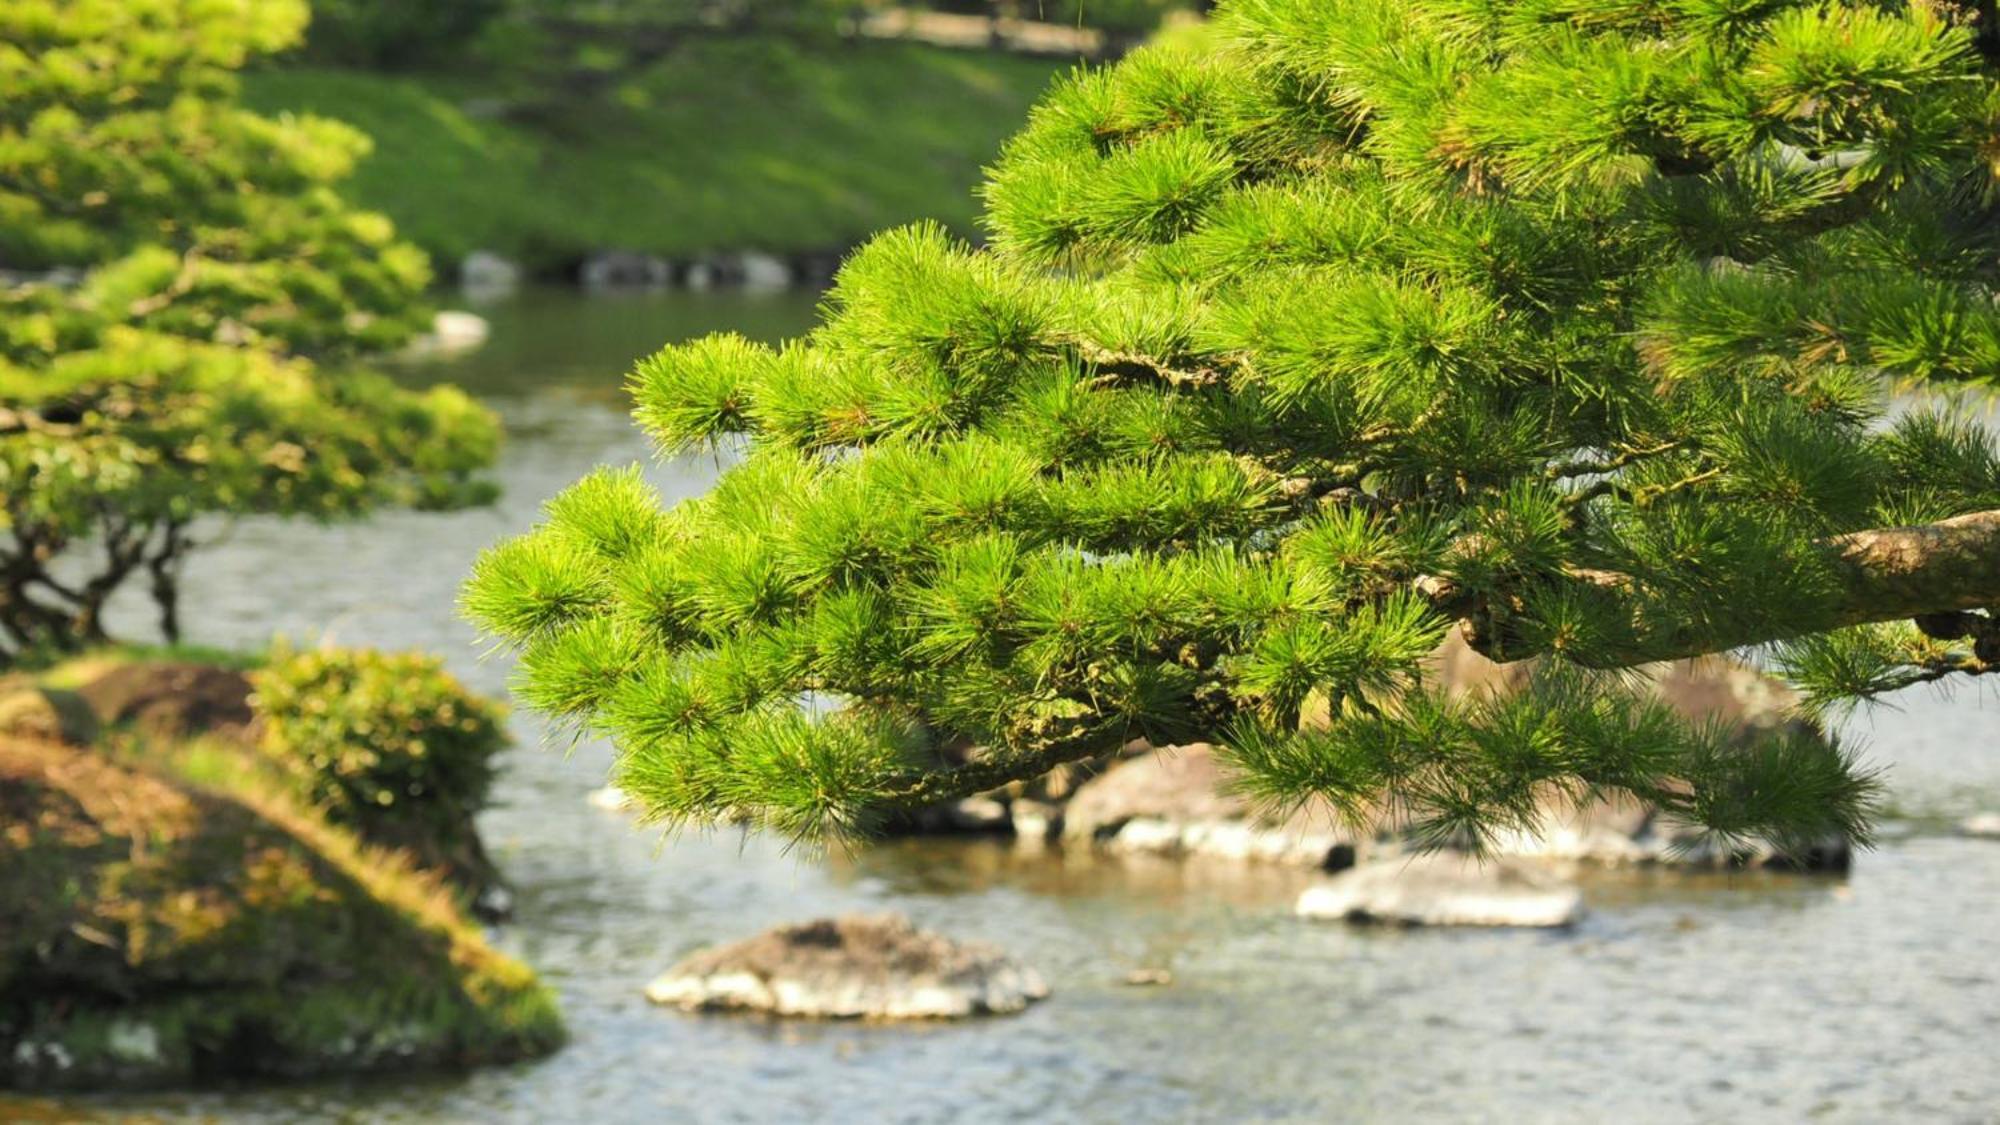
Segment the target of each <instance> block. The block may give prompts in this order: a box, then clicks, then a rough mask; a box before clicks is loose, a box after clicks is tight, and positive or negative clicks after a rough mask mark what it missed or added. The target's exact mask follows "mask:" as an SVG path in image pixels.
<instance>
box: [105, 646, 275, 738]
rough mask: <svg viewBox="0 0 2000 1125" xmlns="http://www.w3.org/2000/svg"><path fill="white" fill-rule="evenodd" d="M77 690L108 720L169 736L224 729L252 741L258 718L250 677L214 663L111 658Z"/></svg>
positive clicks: (110, 723) (216, 732)
mask: <svg viewBox="0 0 2000 1125" xmlns="http://www.w3.org/2000/svg"><path fill="white" fill-rule="evenodd" d="M76 691H77V694H78V695H80V696H82V697H83V699H84V701H85V702H87V703H88V704H89V705H90V709H91V711H92V712H94V713H95V714H96V716H97V718H98V721H99V722H101V723H103V724H104V725H105V726H130V727H133V728H135V729H137V730H140V731H143V732H145V733H146V734H150V735H156V736H160V737H166V738H184V737H187V736H190V735H219V736H222V737H228V738H237V739H242V740H244V741H248V740H249V737H250V730H251V726H252V724H253V722H254V721H255V718H256V715H255V713H254V711H253V710H252V709H251V706H250V679H249V677H247V676H245V675H244V674H243V673H242V672H239V671H237V670H236V669H234V668H220V667H216V666H214V665H210V664H197V663H193V662H189V661H133V662H129V663H115V664H110V665H108V666H107V667H106V668H105V669H104V670H103V672H102V673H100V674H97V675H93V676H91V677H89V678H88V679H86V680H84V681H83V682H81V683H79V685H78V686H77V689H76Z"/></svg>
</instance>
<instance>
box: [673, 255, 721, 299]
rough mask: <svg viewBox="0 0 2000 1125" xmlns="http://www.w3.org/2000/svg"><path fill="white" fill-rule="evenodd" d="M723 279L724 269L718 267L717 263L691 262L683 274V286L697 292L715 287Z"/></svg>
mask: <svg viewBox="0 0 2000 1125" xmlns="http://www.w3.org/2000/svg"><path fill="white" fill-rule="evenodd" d="M721 281H722V271H721V270H719V269H717V268H716V266H715V263H713V262H707V261H701V262H690V263H689V264H688V268H687V272H685V273H683V274H682V275H681V286H682V287H683V288H686V289H691V290H693V291H695V292H697V293H700V292H704V291H706V290H709V289H713V288H715V287H716V286H717V285H718V284H720V283H721Z"/></svg>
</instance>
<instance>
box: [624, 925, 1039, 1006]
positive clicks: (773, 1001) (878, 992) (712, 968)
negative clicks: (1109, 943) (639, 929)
mask: <svg viewBox="0 0 2000 1125" xmlns="http://www.w3.org/2000/svg"><path fill="white" fill-rule="evenodd" d="M1048 991H1049V990H1048V985H1046V984H1045V983H1043V981H1042V978H1041V976H1040V975H1039V974H1038V973H1036V972H1035V971H1034V970H1033V969H1030V968H1026V967H1024V966H1022V965H1019V964H1017V963H1015V962H1014V961H1013V960H1012V959H1010V958H1008V957H1007V956H1006V955H1005V954H1003V953H1002V952H1001V951H1000V950H998V949H996V948H994V947H992V946H989V945H984V944H980V943H974V942H964V943H961V942H955V941H952V940H950V939H949V938H945V937H941V936H939V935H937V934H934V933H930V932H928V931H924V930H919V929H917V928H916V927H915V926H913V925H912V924H911V923H910V920H909V919H907V918H904V917H902V916H900V915H895V914H883V915H865V914H857V915H848V916H846V917H841V918H822V919H819V920H817V921H813V922H806V923H802V924H799V925H793V926H780V927H778V928H777V929H774V930H769V931H766V932H765V933H762V934H759V935H757V936H756V937H752V938H747V939H745V940H743V941H739V942H734V943H732V944H729V945H723V946H717V947H715V948H712V949H704V950H701V951H698V952H696V953H694V954H692V955H690V956H688V957H687V958H685V959H683V960H682V961H681V962H680V963H679V964H677V965H675V966H674V967H673V968H671V969H669V970H667V972H666V973H665V974H663V975H662V976H660V977H659V978H658V979H656V980H654V981H653V982H652V983H651V984H649V985H647V986H646V998H647V999H649V1000H652V1001H653V1002H654V1003H656V1004H666V1005H669V1006H672V1007H677V1008H682V1009H686V1010H690V1011H694V1010H702V1009H719V1010H740V1011H753V1012H764V1013H768V1014H771V1015H777V1016H811V1017H822V1018H831V1019H957V1018H963V1017H966V1016H975V1015H987V1014H996V1013H1005V1012H1018V1011H1020V1010H1021V1009H1023V1008H1025V1007H1027V1006H1028V1005H1029V1004H1030V1003H1032V1002H1033V1001H1036V1000H1040V999H1042V998H1043V997H1045V996H1047V995H1048Z"/></svg>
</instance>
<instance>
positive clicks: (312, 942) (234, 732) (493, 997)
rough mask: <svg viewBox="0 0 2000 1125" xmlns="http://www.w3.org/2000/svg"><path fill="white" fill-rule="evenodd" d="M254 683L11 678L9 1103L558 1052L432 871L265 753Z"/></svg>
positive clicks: (146, 672) (218, 668)
mask: <svg viewBox="0 0 2000 1125" xmlns="http://www.w3.org/2000/svg"><path fill="white" fill-rule="evenodd" d="M176 655H177V656H185V655H186V653H185V652H181V653H177V654H176ZM253 663H256V660H255V659H254V658H251V657H247V656H246V657H241V658H235V659H232V660H231V661H230V662H229V664H227V665H212V664H187V663H178V662H176V663H166V664H163V663H157V662H154V661H151V660H148V659H146V658H145V656H144V655H142V654H140V653H136V652H130V651H107V652H103V653H96V654H91V655H88V656H85V657H81V658H78V659H76V660H72V661H68V662H65V663H63V664H59V665H57V666H55V667H52V668H49V669H47V670H45V671H43V672H42V673H40V674H39V675H33V676H30V675H25V674H17V675H11V676H8V677H5V678H0V856H5V857H6V862H0V903H5V904H8V908H9V910H10V911H11V913H10V914H9V915H8V916H6V917H5V918H4V919H0V1089H4V1088H8V1087H21V1088H29V1089H36V1088H45V1089H96V1088H103V1087H106V1086H131V1087H155V1086H191V1085H192V1086H198V1085H207V1084H211V1083H214V1082H220V1081H234V1080H241V1079H266V1078H296V1077H307V1076H314V1075H329V1074H348V1073H363V1072H376V1071H393V1070H405V1069H410V1068H417V1067H433V1068H436V1067H443V1068H452V1069H456V1068H459V1067H463V1066H467V1065H472V1064H478V1063H489V1062H503V1061H510V1060H515V1059H521V1058H527V1057H533V1056H536V1055H541V1054H545V1053H547V1052H548V1051H550V1050H553V1049H554V1048H555V1047H556V1046H558V1045H559V1044H560V1043H561V1042H562V1040H563V1028H562V1022H561V1018H560V1016H559V1015H558V1013H557V1011H556V1007H555V998H554V995H553V993H552V992H551V991H550V990H549V989H548V988H547V987H545V986H544V985H542V984H541V983H540V982H539V981H538V980H537V979H536V977H535V975H534V973H533V972H532V971H531V970H530V969H528V968H527V967H526V966H525V965H522V964H521V963H519V962H517V961H514V960H512V959H511V958H509V957H506V956H504V955H502V954H500V953H499V952H497V951H496V950H494V949H493V948H492V947H491V946H490V945H488V944H487V942H486V940H485V938H484V936H483V935H482V933H481V932H480V930H479V929H478V927H477V926H475V925H474V924H472V922H471V921H470V920H469V919H468V918H467V917H466V916H465V914H464V912H463V910H462V908H461V906H460V903H459V896H458V895H457V894H456V893H455V892H454V891H453V889H452V888H451V887H449V886H447V885H446V884H445V883H444V881H443V879H442V877H441V875H440V873H439V872H438V871H436V870H433V869H430V868H427V867H422V866H419V865H418V863H417V862H416V859H415V856H414V853H410V852H404V851H398V850H390V849H387V848H384V847H381V846H379V845H377V844H374V843H370V842H369V841H368V839H367V838H366V837H365V836H364V835H363V834H361V833H359V832H357V831H356V830H353V829H350V828H348V827H344V826H343V825H342V824H340V823H337V822H336V819H337V818H336V817H335V812H336V807H335V806H333V805H332V804H330V803H328V802H325V801H317V802H315V801H312V800H308V799H307V798H306V796H304V795H302V794H301V792H300V790H299V787H298V786H296V785H295V784H293V778H292V777H291V776H290V774H288V773H287V772H286V771H285V770H284V769H281V768H279V767H278V766H277V765H275V764H274V762H273V760H272V758H271V756H270V755H269V754H267V753H260V752H259V751H258V750H257V748H256V743H255V737H254V735H253V733H252V728H251V727H250V726H249V725H247V724H246V723H245V722H244V721H242V720H243V719H244V718H245V717H246V716H247V714H248V708H249V702H248V694H247V693H248V691H249V688H250V684H249V683H248V682H247V681H246V680H245V679H244V677H243V676H242V675H240V674H238V673H237V672H236V671H235V670H234V668H235V666H240V665H245V664H253ZM114 681H115V682H114ZM337 705H339V704H338V701H336V706H337ZM38 708H39V710H38ZM384 714H385V715H388V716H391V717H393V709H385V711H384ZM263 721H264V722H266V723H267V724H268V723H270V722H275V721H276V720H274V719H271V718H270V717H268V716H266V717H265V718H264V720H263ZM168 728H175V730H176V731H178V733H174V732H170V731H169V729H168ZM6 1113H7V1111H6V1110H5V1109H0V1117H4V1116H6Z"/></svg>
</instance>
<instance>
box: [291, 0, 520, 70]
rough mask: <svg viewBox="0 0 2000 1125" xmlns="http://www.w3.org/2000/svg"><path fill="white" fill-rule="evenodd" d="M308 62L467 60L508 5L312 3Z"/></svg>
mask: <svg viewBox="0 0 2000 1125" xmlns="http://www.w3.org/2000/svg"><path fill="white" fill-rule="evenodd" d="M312 7H313V14H312V26H311V27H310V28H309V29H308V30H307V32H306V41H305V53H306V54H307V56H309V57H311V58H314V59H318V60H323V61H326V62H332V63H339V64H342V65H346V66H362V67H382V68H389V69H394V68H398V67H410V66H423V65H429V64H436V63H441V62H450V61H452V60H455V59H459V58H462V57H463V56H464V55H465V54H466V52H467V48H468V47H469V46H470V45H471V43H472V42H473V41H474V40H475V39H476V38H477V37H478V35H479V33H480V32H481V31H482V30H483V29H484V28H485V27H486V26H487V24H488V23H489V22H490V21H492V20H493V19H494V17H496V16H499V15H501V14H503V13H505V12H506V11H507V8H508V0H313V6H312Z"/></svg>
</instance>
